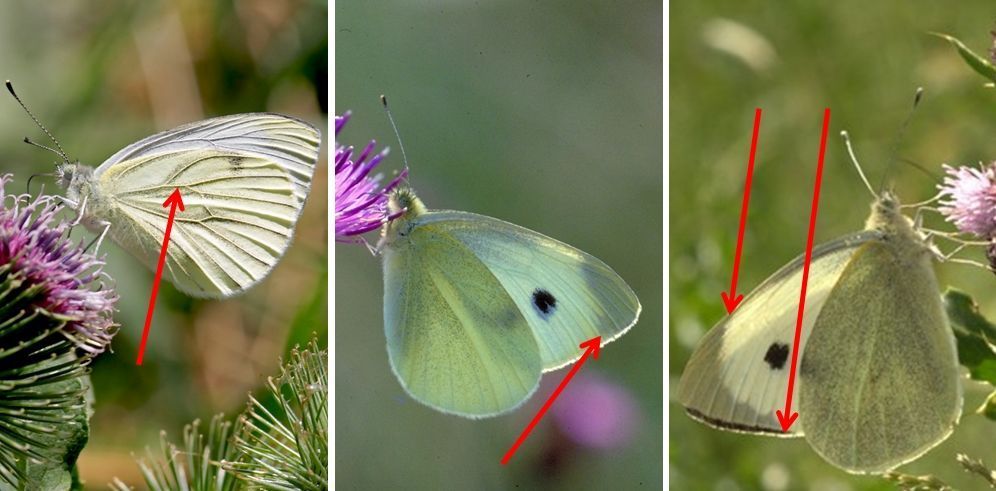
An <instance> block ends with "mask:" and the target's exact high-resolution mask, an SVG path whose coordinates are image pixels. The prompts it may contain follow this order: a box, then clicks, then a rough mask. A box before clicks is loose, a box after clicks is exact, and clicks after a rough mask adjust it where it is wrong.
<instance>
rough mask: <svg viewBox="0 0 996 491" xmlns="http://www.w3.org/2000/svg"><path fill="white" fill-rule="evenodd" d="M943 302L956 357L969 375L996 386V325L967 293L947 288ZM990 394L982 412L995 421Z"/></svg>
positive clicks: (995, 412)
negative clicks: (953, 335) (955, 344)
mask: <svg viewBox="0 0 996 491" xmlns="http://www.w3.org/2000/svg"><path fill="white" fill-rule="evenodd" d="M944 305H945V309H946V310H947V313H948V318H949V319H950V320H951V328H952V330H953V331H954V334H955V338H956V339H957V340H958V359H959V361H960V362H961V364H962V365H964V366H965V367H966V368H968V371H969V373H970V374H971V376H972V378H973V379H975V380H979V381H981V382H987V383H989V385H991V386H994V387H996V344H994V342H996V326H994V325H993V324H992V323H991V322H989V321H988V320H987V319H986V318H985V317H983V316H982V314H980V313H979V308H978V305H976V303H975V301H974V300H972V297H970V296H968V295H967V294H965V293H963V292H961V291H958V290H955V289H948V291H947V292H945V293H944ZM993 395H996V392H994V393H993ZM993 395H990V396H989V399H988V402H987V403H986V404H985V405H984V406H983V409H982V410H981V412H982V413H983V414H985V415H986V416H987V417H989V418H990V419H993V420H994V421H996V411H993V410H992V406H993V404H992V401H993Z"/></svg>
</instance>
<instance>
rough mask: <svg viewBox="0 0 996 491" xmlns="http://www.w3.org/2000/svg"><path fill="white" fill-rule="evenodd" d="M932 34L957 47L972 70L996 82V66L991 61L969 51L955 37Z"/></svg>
mask: <svg viewBox="0 0 996 491" xmlns="http://www.w3.org/2000/svg"><path fill="white" fill-rule="evenodd" d="M931 34H933V35H935V36H937V37H939V38H941V39H946V40H947V41H948V42H949V43H951V45H952V46H954V47H955V49H956V50H958V54H959V55H961V58H962V59H963V60H965V63H967V64H968V66H969V67H970V68H971V69H972V70H975V72H976V73H978V74H979V75H982V76H983V77H986V78H987V79H988V80H989V81H990V83H992V82H996V66H993V64H992V62H991V61H990V60H987V59H985V58H983V57H981V56H979V55H977V54H975V52H974V51H972V50H971V49H969V48H968V46H965V43H962V42H961V41H959V40H958V39H957V38H955V37H954V36H949V35H947V34H941V33H937V32H932V33H931Z"/></svg>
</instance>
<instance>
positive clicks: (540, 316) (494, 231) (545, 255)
mask: <svg viewBox="0 0 996 491" xmlns="http://www.w3.org/2000/svg"><path fill="white" fill-rule="evenodd" d="M418 226H419V227H427V228H428V227H432V228H434V229H438V230H440V231H441V232H442V233H444V234H448V235H450V236H452V237H454V238H456V239H457V240H459V241H460V242H461V243H463V244H464V245H465V246H466V247H467V248H468V249H469V250H470V251H471V252H473V254H474V255H475V256H476V257H477V258H478V259H479V260H480V261H481V262H483V263H484V265H485V266H487V268H488V270H489V271H490V272H491V274H493V275H494V276H495V278H497V279H498V281H500V282H501V285H502V287H503V288H504V289H505V290H506V291H507V292H508V294H509V295H510V296H511V297H512V299H513V300H514V301H515V304H516V307H517V308H518V309H519V311H521V312H522V314H523V316H525V318H526V320H527V321H528V322H529V326H530V327H531V328H532V331H533V334H534V335H535V337H536V340H537V342H538V343H539V346H540V354H541V356H542V360H543V369H544V371H549V370H555V369H557V368H560V367H562V366H564V365H567V364H569V363H572V362H574V361H576V360H577V359H578V358H579V357H580V356H581V354H582V353H583V350H581V349H580V348H579V347H578V345H580V344H581V343H583V342H585V341H587V340H589V339H591V338H594V337H595V336H602V344H603V345H605V344H606V343H608V342H610V341H612V340H614V339H616V338H618V337H619V336H621V335H622V334H623V333H625V332H626V331H627V330H629V328H630V327H632V326H633V324H636V319H637V317H639V315H640V301H639V300H638V299H637V298H636V294H635V293H633V290H632V289H630V287H629V285H627V284H626V282H625V281H623V279H622V278H620V277H619V275H618V274H616V273H615V271H612V268H610V267H608V266H607V265H606V264H605V263H603V262H602V261H600V260H598V259H597V258H595V257H593V256H591V255H589V254H586V253H584V252H582V251H580V250H578V249H575V248H574V247H571V246H569V245H567V244H564V243H563V242H559V241H556V240H554V239H551V238H549V237H547V236H545V235H542V234H539V233H537V232H533V231H532V230H529V229H526V228H523V227H520V226H518V225H513V224H511V223H508V222H505V221H502V220H498V219H496V218H490V217H486V216H482V215H476V214H473V213H466V212H460V211H432V212H430V213H427V214H426V215H424V216H423V217H420V218H419V220H418Z"/></svg>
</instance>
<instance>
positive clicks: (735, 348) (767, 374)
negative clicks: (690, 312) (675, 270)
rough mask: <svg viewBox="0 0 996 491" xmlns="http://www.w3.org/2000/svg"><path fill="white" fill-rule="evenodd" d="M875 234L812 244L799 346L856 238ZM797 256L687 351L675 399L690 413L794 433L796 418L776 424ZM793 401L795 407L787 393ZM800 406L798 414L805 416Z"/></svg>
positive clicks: (791, 327) (746, 427)
mask: <svg viewBox="0 0 996 491" xmlns="http://www.w3.org/2000/svg"><path fill="white" fill-rule="evenodd" d="M878 237H880V234H879V233H878V232H873V231H869V232H862V233H859V234H854V235H850V236H847V237H843V238H840V239H837V240H835V241H832V242H829V243H827V244H823V245H821V246H819V247H817V248H815V249H814V250H813V255H812V258H813V259H812V262H811V265H810V271H809V280H808V282H807V295H806V305H805V315H804V317H803V325H802V333H801V340H800V341H801V346H800V348H799V349H800V353H805V352H806V351H805V350H806V343H807V338H808V336H809V333H810V331H811V328H812V326H813V323H814V322H815V320H816V318H817V316H818V315H819V313H820V310H821V308H822V307H823V303H824V302H825V301H826V299H827V295H828V294H829V293H830V291H831V289H832V288H833V286H834V284H835V283H836V281H837V279H838V278H839V277H840V274H841V272H842V271H843V270H844V267H845V266H846V264H847V261H848V260H849V259H850V258H851V256H852V255H853V254H854V251H855V249H856V248H857V247H858V246H860V245H861V244H863V243H865V242H867V241H869V240H874V239H876V238H878ZM803 260H804V258H803V257H802V256H800V257H798V258H796V259H795V260H794V261H792V262H790V263H789V264H787V265H785V266H784V267H782V269H780V270H779V271H777V272H776V273H775V274H774V275H772V276H771V277H770V278H768V279H767V280H765V281H764V282H763V283H762V284H761V285H760V286H758V287H757V288H756V289H755V290H754V291H753V292H751V294H750V295H748V296H747V297H746V298H744V300H743V301H742V302H741V304H740V305H739V306H738V307H737V309H736V310H735V311H734V312H733V313H732V314H730V315H729V316H728V317H726V318H724V319H723V320H722V321H721V322H720V323H719V324H717V325H716V326H715V327H714V328H712V329H711V330H709V331H708V332H707V333H706V334H705V337H704V338H703V339H702V341H701V342H700V343H699V346H698V348H696V350H695V352H693V353H692V356H691V358H690V359H689V361H688V364H687V365H686V367H685V371H684V372H683V373H682V376H681V380H680V382H679V385H678V400H679V401H680V402H681V404H682V405H684V406H685V408H686V410H687V411H688V413H689V414H690V415H691V416H693V417H694V418H696V419H698V420H700V421H703V422H705V423H707V424H710V425H712V426H716V427H718V428H721V429H726V430H732V431H741V432H747V433H763V434H771V435H776V436H800V435H802V425H801V424H799V423H798V422H797V423H796V424H794V425H793V426H792V427H791V428H790V429H789V432H788V433H785V432H784V431H783V430H782V427H781V424H780V423H779V422H778V419H777V417H776V416H775V411H776V410H779V409H784V407H785V397H786V394H787V388H788V377H789V369H790V365H791V354H792V351H791V350H792V344H793V338H794V335H795V326H796V320H797V317H798V308H799V293H800V288H801V285H802V272H803ZM794 397H795V399H794V400H793V407H798V406H797V405H796V404H795V400H797V399H798V392H796V394H795V395H794ZM805 417H806V416H805V414H804V413H802V412H801V411H800V416H799V420H798V421H800V422H801V421H802V420H804V419H805Z"/></svg>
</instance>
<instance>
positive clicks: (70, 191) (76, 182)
mask: <svg viewBox="0 0 996 491" xmlns="http://www.w3.org/2000/svg"><path fill="white" fill-rule="evenodd" d="M55 179H56V181H57V182H58V183H59V186H61V187H62V189H65V190H66V195H67V196H66V198H68V199H69V200H71V201H76V202H78V201H79V200H80V198H81V197H82V195H84V194H89V183H90V181H92V180H93V168H92V167H88V166H85V165H82V164H80V163H79V161H72V162H71V161H68V160H67V161H65V162H63V163H61V164H59V165H58V167H56V168H55Z"/></svg>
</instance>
